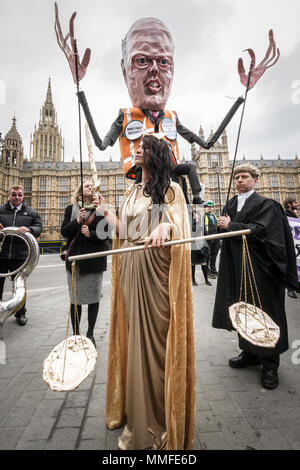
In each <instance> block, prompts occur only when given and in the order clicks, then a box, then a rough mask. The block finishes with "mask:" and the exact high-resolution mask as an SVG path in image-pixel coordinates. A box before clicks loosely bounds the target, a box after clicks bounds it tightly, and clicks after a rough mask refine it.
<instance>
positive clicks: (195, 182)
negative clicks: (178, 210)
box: [172, 162, 201, 194]
mask: <svg viewBox="0 0 300 470" xmlns="http://www.w3.org/2000/svg"><path fill="white" fill-rule="evenodd" d="M172 173H173V175H174V176H175V177H176V176H184V175H186V176H187V177H188V179H189V182H190V186H191V190H192V193H193V194H195V193H196V194H197V193H200V192H201V185H200V183H199V178H198V175H197V165H196V164H195V163H194V162H186V163H178V165H176V166H175V167H174V168H173V171H172Z"/></svg>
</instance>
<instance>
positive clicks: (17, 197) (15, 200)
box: [0, 185, 43, 326]
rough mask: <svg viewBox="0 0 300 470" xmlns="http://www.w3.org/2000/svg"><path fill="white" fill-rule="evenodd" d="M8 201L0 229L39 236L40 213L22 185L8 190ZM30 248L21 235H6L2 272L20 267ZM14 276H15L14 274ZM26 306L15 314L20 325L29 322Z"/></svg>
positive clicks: (2, 209)
mask: <svg viewBox="0 0 300 470" xmlns="http://www.w3.org/2000/svg"><path fill="white" fill-rule="evenodd" d="M8 197H9V199H8V201H7V203H6V204H4V205H2V206H0V230H1V229H2V228H4V227H19V229H18V233H20V234H24V233H26V232H30V233H32V235H34V236H35V237H38V236H39V235H40V234H41V233H42V230H43V224H42V220H41V217H40V216H39V214H38V213H37V212H36V211H35V210H34V209H33V208H32V207H30V206H27V204H26V202H25V201H24V191H23V188H22V186H19V185H15V186H12V187H11V188H10V190H9V192H8ZM27 254H28V249H27V247H26V245H25V243H24V242H23V240H21V239H20V238H19V237H14V236H6V237H5V240H4V243H3V246H2V251H1V253H0V272H1V273H8V272H12V271H15V270H16V269H18V268H19V267H20V266H21V265H22V264H23V263H24V261H25V259H26V257H27ZM13 277H14V276H13ZM4 282H5V277H1V278H0V299H2V294H3V289H4ZM25 313H26V307H25V304H24V305H23V307H22V308H21V309H20V310H19V311H18V312H17V313H16V314H15V317H16V319H17V322H18V324H19V325H21V326H23V325H26V323H27V318H26V315H25Z"/></svg>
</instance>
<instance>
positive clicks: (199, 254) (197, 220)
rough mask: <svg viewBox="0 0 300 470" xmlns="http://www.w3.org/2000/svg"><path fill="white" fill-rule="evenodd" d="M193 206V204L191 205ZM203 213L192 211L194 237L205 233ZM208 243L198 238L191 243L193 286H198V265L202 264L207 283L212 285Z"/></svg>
mask: <svg viewBox="0 0 300 470" xmlns="http://www.w3.org/2000/svg"><path fill="white" fill-rule="evenodd" d="M190 207H191V206H190ZM202 218H203V216H202V214H201V210H200V215H199V214H198V212H197V211H196V210H193V211H192V233H191V235H192V237H195V238H196V237H201V236H202V235H203V224H202ZM207 258H208V245H207V241H206V240H197V241H196V242H194V243H192V244H191V264H192V282H193V286H197V285H198V284H197V282H196V265H197V264H200V265H201V269H202V272H203V276H204V279H205V284H206V285H207V286H211V285H212V284H211V282H210V281H209V280H208V266H207Z"/></svg>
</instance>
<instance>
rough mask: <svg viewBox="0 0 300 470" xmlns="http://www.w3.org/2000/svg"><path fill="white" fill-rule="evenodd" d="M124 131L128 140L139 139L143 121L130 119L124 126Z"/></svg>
mask: <svg viewBox="0 0 300 470" xmlns="http://www.w3.org/2000/svg"><path fill="white" fill-rule="evenodd" d="M124 133H125V137H126V138H127V139H128V140H136V139H139V138H140V137H141V136H142V134H143V123H142V122H141V121H130V122H129V123H128V124H127V126H126V127H125V131H124Z"/></svg>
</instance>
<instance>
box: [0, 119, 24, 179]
mask: <svg viewBox="0 0 300 470" xmlns="http://www.w3.org/2000/svg"><path fill="white" fill-rule="evenodd" d="M16 122H17V120H16V117H15V116H14V117H13V119H12V126H11V128H10V130H9V131H8V132H7V134H6V136H5V138H4V142H3V149H2V167H3V168H7V169H8V170H10V171H12V170H23V157H24V153H23V144H22V139H21V136H20V134H19V132H18V131H17V126H16Z"/></svg>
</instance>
